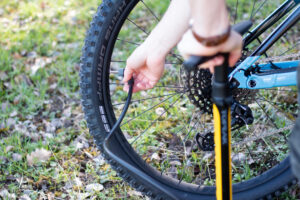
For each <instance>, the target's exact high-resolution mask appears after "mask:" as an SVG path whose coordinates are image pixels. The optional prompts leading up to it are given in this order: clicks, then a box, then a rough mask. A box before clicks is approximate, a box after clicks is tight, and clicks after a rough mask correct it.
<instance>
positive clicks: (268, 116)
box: [255, 99, 278, 129]
mask: <svg viewBox="0 0 300 200" xmlns="http://www.w3.org/2000/svg"><path fill="white" fill-rule="evenodd" d="M255 102H256V103H257V105H258V106H259V107H260V108H261V110H262V111H263V112H264V114H265V115H266V117H267V118H268V119H269V120H270V121H271V122H272V124H273V126H274V127H275V128H276V129H278V126H277V125H276V124H275V122H274V121H273V119H272V118H271V117H270V116H269V115H268V113H267V112H266V110H265V109H264V108H263V107H262V106H261V105H260V104H259V103H258V101H257V100H256V99H255Z"/></svg>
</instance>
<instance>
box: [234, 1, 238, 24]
mask: <svg viewBox="0 0 300 200" xmlns="http://www.w3.org/2000/svg"><path fill="white" fill-rule="evenodd" d="M238 7H239V0H237V1H236V5H235V14H234V20H233V24H235V21H236V19H237V15H238V13H237V11H238Z"/></svg>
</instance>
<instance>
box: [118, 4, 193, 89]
mask: <svg viewBox="0 0 300 200" xmlns="http://www.w3.org/2000/svg"><path fill="white" fill-rule="evenodd" d="M189 18H190V10H189V3H188V1H186V0H172V2H171V4H170V6H169V8H168V10H167V12H166V13H165V15H164V16H163V18H162V19H161V21H160V22H159V23H158V25H157V26H156V27H155V28H154V30H153V31H152V32H151V34H150V35H149V36H148V38H147V39H146V40H145V42H144V43H143V44H141V45H140V46H139V47H138V48H137V49H136V50H135V51H134V52H133V53H132V54H131V56H130V57H129V58H128V59H127V66H126V68H125V74H124V79H123V81H124V82H125V83H126V82H127V81H128V80H129V79H130V78H131V77H132V76H134V77H135V84H134V89H133V91H134V92H137V91H140V90H146V89H149V88H152V87H153V86H154V85H155V84H156V83H157V82H158V80H159V79H160V77H161V76H162V74H163V70H164V63H165V57H166V56H167V54H168V52H169V51H170V50H171V49H172V48H173V47H174V46H175V45H176V44H177V43H178V42H179V41H180V39H181V37H182V35H183V34H184V33H185V32H186V30H187V29H188V21H189ZM124 90H128V86H127V85H125V87H124Z"/></svg>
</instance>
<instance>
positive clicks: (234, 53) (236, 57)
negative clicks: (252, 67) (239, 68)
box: [228, 49, 242, 67]
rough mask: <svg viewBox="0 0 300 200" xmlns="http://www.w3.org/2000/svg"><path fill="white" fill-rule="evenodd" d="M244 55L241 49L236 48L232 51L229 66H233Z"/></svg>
mask: <svg viewBox="0 0 300 200" xmlns="http://www.w3.org/2000/svg"><path fill="white" fill-rule="evenodd" d="M241 56H242V52H241V50H239V49H238V50H236V51H232V52H231V53H230V55H229V61H228V62H229V66H230V67H233V66H234V65H235V63H236V62H237V61H238V60H239V59H240V57H241Z"/></svg>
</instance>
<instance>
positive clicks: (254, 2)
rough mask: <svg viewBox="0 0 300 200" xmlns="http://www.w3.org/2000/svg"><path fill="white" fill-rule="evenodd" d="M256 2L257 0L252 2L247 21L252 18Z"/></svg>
mask: <svg viewBox="0 0 300 200" xmlns="http://www.w3.org/2000/svg"><path fill="white" fill-rule="evenodd" d="M256 1H257V0H255V1H253V5H252V10H251V15H250V19H249V20H252V18H253V12H254V8H255V4H256Z"/></svg>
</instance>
